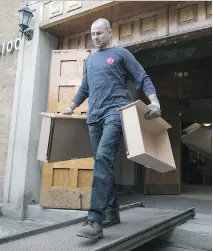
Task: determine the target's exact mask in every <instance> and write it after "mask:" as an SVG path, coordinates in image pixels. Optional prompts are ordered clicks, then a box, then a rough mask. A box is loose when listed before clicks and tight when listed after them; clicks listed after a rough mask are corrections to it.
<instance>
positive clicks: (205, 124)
mask: <svg viewBox="0 0 213 251" xmlns="http://www.w3.org/2000/svg"><path fill="white" fill-rule="evenodd" d="M211 125H212V124H211V123H203V126H205V127H209V126H211Z"/></svg>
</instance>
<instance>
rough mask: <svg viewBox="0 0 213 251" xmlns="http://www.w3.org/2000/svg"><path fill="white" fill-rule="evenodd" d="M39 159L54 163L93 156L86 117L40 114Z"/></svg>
mask: <svg viewBox="0 0 213 251" xmlns="http://www.w3.org/2000/svg"><path fill="white" fill-rule="evenodd" d="M40 115H41V116H42V124H41V131H40V140H39V147H38V154H37V159H38V160H40V161H42V162H47V163H52V162H58V161H65V160H71V159H79V158H87V157H91V156H92V149H91V146H90V139H89V132H88V127H87V124H86V116H85V115H63V114H55V113H40Z"/></svg>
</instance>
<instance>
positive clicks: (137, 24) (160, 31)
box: [112, 8, 167, 46]
mask: <svg viewBox="0 0 213 251" xmlns="http://www.w3.org/2000/svg"><path fill="white" fill-rule="evenodd" d="M166 16H167V9H166V8H163V9H160V10H156V11H152V12H148V13H144V14H141V15H138V16H134V17H131V18H127V19H123V20H120V21H118V22H114V23H113V25H112V30H113V37H112V39H113V40H112V44H113V45H114V46H116V45H121V46H125V45H133V44H138V43H143V42H147V41H150V40H153V39H154V38H156V37H159V38H160V37H162V36H166V34H167V22H166Z"/></svg>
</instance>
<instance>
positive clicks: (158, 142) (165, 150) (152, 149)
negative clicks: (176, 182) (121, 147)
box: [119, 100, 176, 173]
mask: <svg viewBox="0 0 213 251" xmlns="http://www.w3.org/2000/svg"><path fill="white" fill-rule="evenodd" d="M119 110H120V112H121V120H122V128H123V135H124V141H125V146H126V153H127V158H128V159H131V160H132V161H134V162H137V163H139V164H141V165H143V166H145V167H147V168H151V169H153V170H155V171H158V172H160V173H165V172H168V171H174V170H176V165H175V161H174V157H173V153H172V149H171V144H170V140H169V136H168V131H167V130H168V129H169V128H171V125H169V124H168V123H167V122H166V121H165V120H164V119H162V118H156V119H153V120H146V119H144V114H145V113H146V112H148V111H149V108H148V107H147V105H146V104H144V103H143V102H142V101H141V100H138V101H136V102H133V103H131V104H129V105H127V106H124V107H122V108H120V109H119Z"/></svg>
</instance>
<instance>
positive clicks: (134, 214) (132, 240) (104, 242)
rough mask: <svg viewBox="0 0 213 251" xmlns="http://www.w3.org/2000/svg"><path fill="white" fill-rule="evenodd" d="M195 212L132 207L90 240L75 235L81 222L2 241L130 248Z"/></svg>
mask: <svg viewBox="0 0 213 251" xmlns="http://www.w3.org/2000/svg"><path fill="white" fill-rule="evenodd" d="M194 216H195V209H194V208H191V209H188V210H186V211H181V212H180V211H173V210H162V209H153V208H142V207H136V208H130V209H127V210H124V211H122V212H121V224H118V225H115V226H112V227H110V228H107V229H104V238H103V239H101V240H98V241H91V240H87V239H84V238H79V237H77V236H76V233H77V231H78V229H79V228H80V227H81V226H82V223H78V224H74V225H71V226H66V227H63V228H60V229H56V230H52V231H48V232H45V233H41V234H37V235H35V236H30V237H28V238H24V239H20V240H16V241H12V242H9V243H5V244H2V245H0V250H1V251H4V250H5V251H10V250H16V248H15V247H16V246H18V250H19V251H24V250H26V251H27V250H31V251H46V250H51V251H54V250H57V251H61V250H63V251H68V250H70V251H105V250H110V251H119V250H120V251H121V250H122V251H123V250H124V251H129V250H133V249H134V248H136V247H139V246H141V245H143V244H145V243H146V242H148V241H150V240H153V239H155V238H157V237H158V236H160V235H162V234H164V233H165V232H167V231H169V230H172V229H174V228H175V227H176V226H178V225H180V224H183V223H184V222H186V221H188V220H189V219H191V218H193V217H194Z"/></svg>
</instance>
